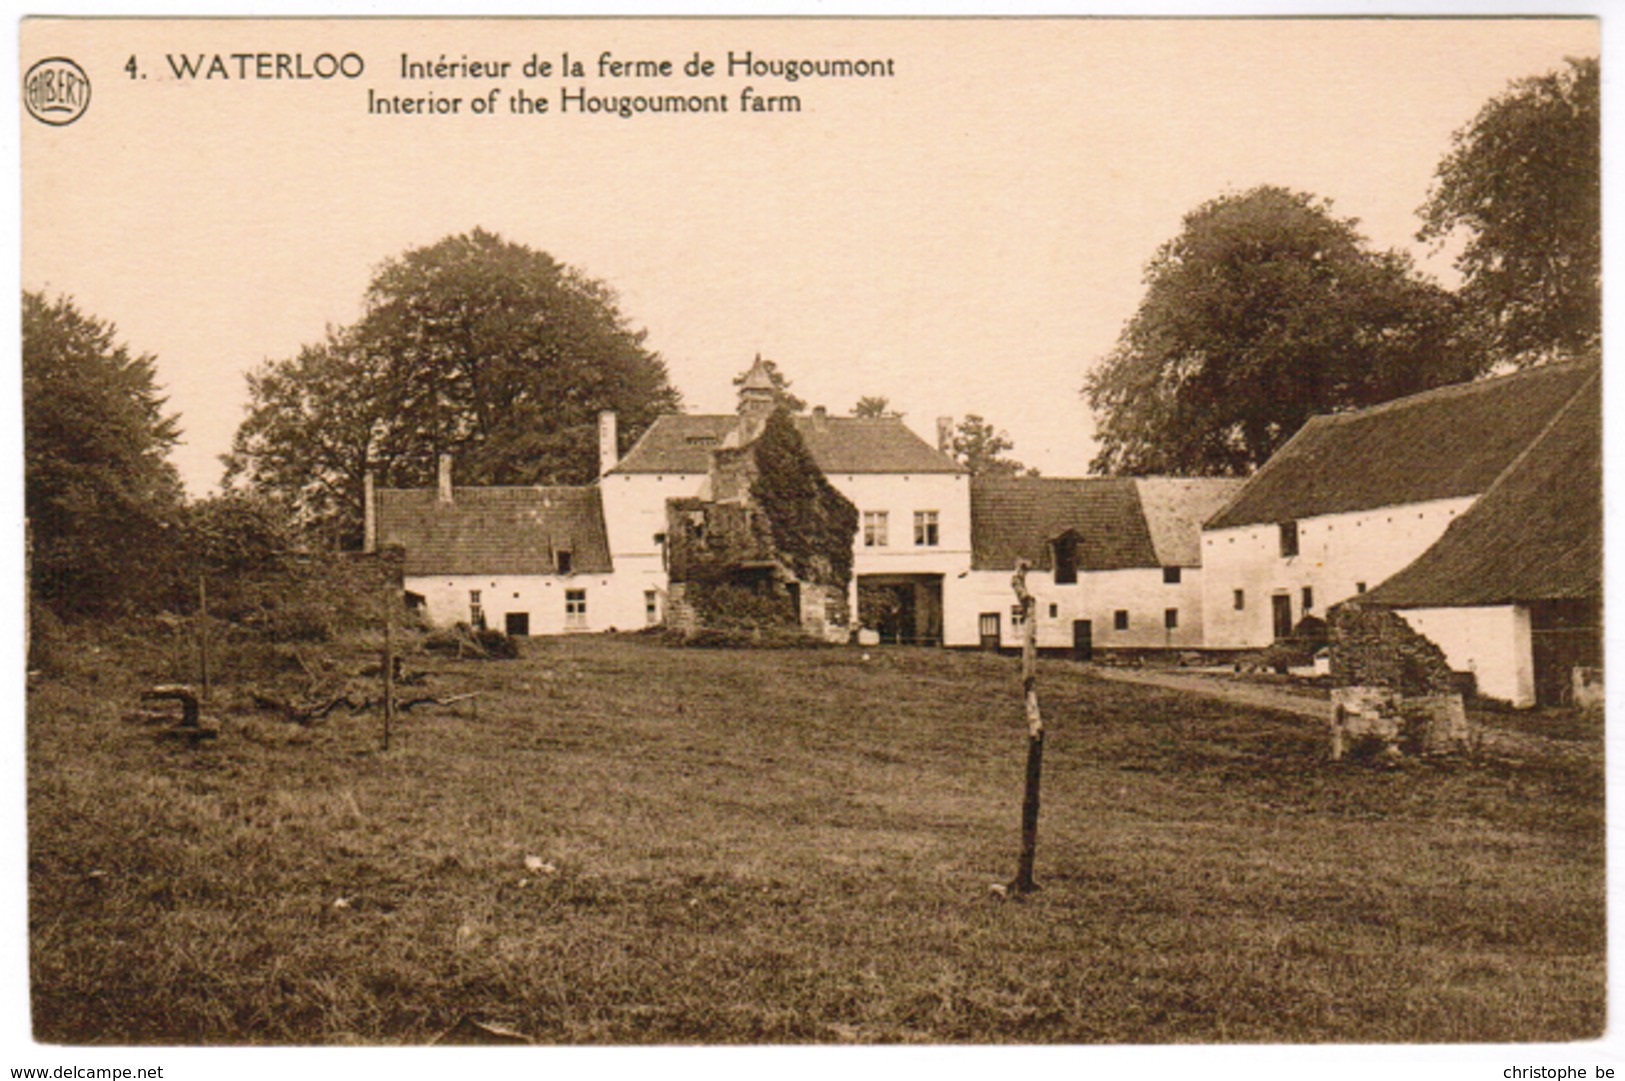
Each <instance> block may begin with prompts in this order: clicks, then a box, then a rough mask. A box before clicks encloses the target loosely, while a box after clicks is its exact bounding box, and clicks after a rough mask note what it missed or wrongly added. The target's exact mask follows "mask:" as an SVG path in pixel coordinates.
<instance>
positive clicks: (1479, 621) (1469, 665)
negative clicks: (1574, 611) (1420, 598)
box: [1399, 605, 1535, 709]
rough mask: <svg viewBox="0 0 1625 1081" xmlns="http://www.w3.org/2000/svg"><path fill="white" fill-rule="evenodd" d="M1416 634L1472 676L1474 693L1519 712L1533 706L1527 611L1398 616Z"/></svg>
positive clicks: (1423, 611) (1429, 611)
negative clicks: (1476, 682)
mask: <svg viewBox="0 0 1625 1081" xmlns="http://www.w3.org/2000/svg"><path fill="white" fill-rule="evenodd" d="M1399 614H1400V615H1402V616H1404V617H1405V621H1406V622H1407V623H1409V624H1410V625H1411V627H1412V629H1414V630H1415V631H1416V632H1417V633H1418V634H1422V635H1426V636H1427V637H1428V638H1429V639H1431V640H1432V641H1433V644H1434V645H1436V646H1438V647H1439V648H1440V649H1441V650H1443V651H1444V657H1445V660H1446V661H1447V662H1448V663H1449V665H1450V667H1451V668H1453V669H1455V670H1456V671H1458V672H1471V673H1473V675H1474V676H1476V677H1477V680H1478V693H1479V694H1481V695H1484V696H1486V697H1489V698H1499V699H1500V700H1502V701H1503V702H1508V703H1511V704H1512V705H1513V706H1515V707H1516V708H1518V709H1526V708H1528V707H1529V706H1532V705H1534V704H1535V655H1534V639H1533V637H1532V635H1531V634H1530V624H1529V609H1527V608H1520V607H1517V606H1514V605H1506V606H1500V607H1494V608H1414V609H1408V610H1402V611H1400V613H1399Z"/></svg>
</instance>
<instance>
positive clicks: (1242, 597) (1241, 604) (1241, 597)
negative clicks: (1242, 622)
mask: <svg viewBox="0 0 1625 1081" xmlns="http://www.w3.org/2000/svg"><path fill="white" fill-rule="evenodd" d="M1246 607H1247V593H1246V591H1245V590H1241V589H1238V590H1236V601H1235V608H1236V611H1238V612H1239V611H1241V610H1242V609H1244V608H1246Z"/></svg>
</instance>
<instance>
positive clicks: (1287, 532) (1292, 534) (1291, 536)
mask: <svg viewBox="0 0 1625 1081" xmlns="http://www.w3.org/2000/svg"><path fill="white" fill-rule="evenodd" d="M1297 554H1298V523H1297V522H1282V523H1281V555H1282V557H1284V558H1291V557H1292V556H1295V555H1297Z"/></svg>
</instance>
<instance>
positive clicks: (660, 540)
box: [655, 533, 666, 548]
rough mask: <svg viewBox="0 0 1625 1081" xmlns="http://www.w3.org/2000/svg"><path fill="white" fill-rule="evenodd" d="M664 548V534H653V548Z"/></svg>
mask: <svg viewBox="0 0 1625 1081" xmlns="http://www.w3.org/2000/svg"><path fill="white" fill-rule="evenodd" d="M665 546H666V535H665V534H664V533H656V534H655V547H656V548H664V547H665Z"/></svg>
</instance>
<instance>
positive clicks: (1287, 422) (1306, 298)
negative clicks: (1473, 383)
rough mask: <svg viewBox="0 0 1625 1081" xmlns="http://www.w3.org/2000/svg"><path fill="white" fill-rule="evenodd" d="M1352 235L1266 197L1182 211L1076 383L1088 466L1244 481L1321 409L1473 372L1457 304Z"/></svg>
mask: <svg viewBox="0 0 1625 1081" xmlns="http://www.w3.org/2000/svg"><path fill="white" fill-rule="evenodd" d="M1357 224H1358V223H1357V222H1356V221H1354V220H1353V219H1342V218H1337V217H1335V216H1333V213H1332V209H1331V205H1330V203H1328V202H1326V201H1325V200H1321V199H1317V198H1315V197H1314V196H1311V195H1307V194H1302V193H1297V192H1290V191H1287V190H1285V189H1283V188H1277V187H1260V188H1255V189H1253V190H1252V191H1249V192H1246V193H1243V194H1240V195H1228V196H1224V197H1221V198H1218V199H1214V200H1211V201H1209V202H1207V203H1204V204H1203V205H1202V206H1200V207H1198V208H1197V209H1196V210H1194V211H1192V212H1191V213H1189V214H1187V215H1186V216H1185V220H1184V228H1183V229H1182V231H1181V232H1180V234H1179V235H1178V236H1177V237H1175V238H1174V239H1173V240H1170V241H1168V242H1167V243H1166V244H1164V245H1163V246H1162V247H1161V248H1160V249H1158V251H1157V254H1156V256H1155V257H1154V258H1153V259H1152V260H1151V262H1150V263H1149V264H1148V266H1147V267H1146V283H1147V285H1146V293H1145V297H1144V299H1142V300H1141V302H1140V306H1139V309H1138V310H1137V311H1136V312H1135V314H1134V317H1133V318H1132V319H1131V320H1130V321H1129V323H1128V325H1127V326H1126V327H1125V328H1124V329H1123V332H1122V334H1121V336H1120V337H1119V338H1118V342H1117V346H1116V348H1115V349H1114V350H1113V351H1112V352H1111V354H1110V355H1108V356H1107V357H1106V358H1105V360H1104V362H1103V363H1102V364H1101V365H1100V366H1099V367H1097V368H1096V369H1095V370H1094V371H1093V372H1091V373H1090V375H1089V377H1088V378H1087V380H1086V381H1085V384H1084V395H1085V397H1086V398H1087V399H1088V401H1089V405H1090V407H1091V408H1092V409H1093V410H1094V412H1095V415H1096V420H1097V426H1096V439H1097V441H1098V442H1099V445H1100V451H1099V453H1098V454H1097V455H1096V457H1095V459H1094V461H1093V463H1091V466H1092V468H1093V469H1094V470H1095V471H1097V472H1104V473H1129V474H1146V473H1194V474H1210V475H1239V474H1245V473H1247V472H1249V471H1251V470H1252V469H1254V468H1256V467H1257V466H1259V465H1261V464H1262V463H1263V462H1264V461H1266V460H1267V459H1268V458H1269V456H1270V455H1271V454H1273V453H1274V452H1275V450H1276V449H1277V448H1278V447H1280V445H1281V444H1282V443H1284V442H1285V441H1286V440H1287V439H1289V438H1291V436H1292V435H1293V433H1295V432H1296V431H1297V430H1298V429H1299V428H1300V427H1302V425H1303V423H1304V422H1305V421H1306V420H1308V419H1309V418H1310V417H1311V416H1313V415H1314V414H1316V413H1325V412H1331V411H1334V410H1337V409H1343V408H1349V407H1356V406H1365V405H1371V404H1374V403H1376V402H1381V401H1386V400H1388V399H1390V398H1397V397H1400V396H1401V395H1405V394H1410V393H1414V392H1416V391H1419V390H1424V389H1426V388H1428V387H1431V386H1436V385H1439V384H1441V383H1449V382H1457V381H1461V380H1464V379H1469V378H1471V377H1472V376H1474V375H1476V374H1477V373H1478V372H1479V371H1480V370H1481V369H1482V367H1483V365H1482V362H1481V361H1480V360H1479V359H1478V358H1475V357H1474V356H1473V355H1472V354H1471V353H1470V352H1469V351H1467V350H1464V349H1461V348H1459V346H1458V344H1457V342H1456V340H1455V337H1454V326H1455V315H1456V307H1457V305H1456V301H1455V300H1454V298H1453V297H1452V296H1451V295H1450V294H1449V293H1447V292H1446V291H1445V290H1443V289H1441V288H1440V287H1439V286H1438V285H1436V284H1435V283H1433V282H1431V281H1428V280H1426V279H1423V278H1421V277H1419V276H1418V275H1417V274H1416V273H1415V272H1414V270H1413V268H1412V266H1411V263H1410V260H1409V259H1408V258H1407V257H1406V256H1405V255H1403V254H1401V253H1399V252H1375V251H1371V250H1370V249H1368V248H1367V247H1366V243H1365V238H1364V237H1362V236H1361V235H1360V234H1359V232H1358V231H1357V229H1356V226H1357Z"/></svg>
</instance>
